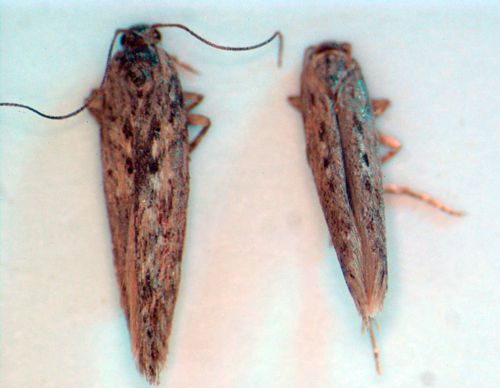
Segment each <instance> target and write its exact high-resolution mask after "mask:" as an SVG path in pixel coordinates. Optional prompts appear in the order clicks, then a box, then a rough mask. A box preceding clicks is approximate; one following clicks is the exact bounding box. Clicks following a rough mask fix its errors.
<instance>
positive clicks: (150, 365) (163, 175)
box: [0, 24, 282, 384]
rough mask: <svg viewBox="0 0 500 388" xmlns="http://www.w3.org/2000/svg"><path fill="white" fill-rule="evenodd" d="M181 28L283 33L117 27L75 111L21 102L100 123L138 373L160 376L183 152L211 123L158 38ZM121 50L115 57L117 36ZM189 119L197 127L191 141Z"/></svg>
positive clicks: (171, 303) (179, 244)
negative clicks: (96, 82) (95, 83)
mask: <svg viewBox="0 0 500 388" xmlns="http://www.w3.org/2000/svg"><path fill="white" fill-rule="evenodd" d="M162 27H176V28H181V29H183V30H185V31H187V32H188V33H190V34H191V35H193V36H194V37H196V38H197V39H199V40H201V41H203V42H204V43H206V44H208V45H210V46H212V47H215V48H218V49H222V50H229V51H244V50H252V49H256V48H258V47H262V46H264V45H266V44H268V43H269V42H271V41H272V40H274V39H275V38H279V41H280V49H279V61H278V64H280V62H281V51H282V36H281V33H279V32H276V33H275V34H273V35H272V36H271V37H270V38H269V39H267V40H266V41H264V42H262V43H259V44H256V45H253V46H247V47H228V46H221V45H217V44H214V43H212V42H209V41H208V40H206V39H204V38H202V37H201V36H199V35H197V34H195V33H194V32H193V31H191V30H190V29H188V28H187V27H185V26H184V25H181V24H155V25H151V26H148V25H137V26H133V27H131V28H129V29H121V30H117V31H116V33H115V35H114V38H113V41H112V43H111V47H110V49H109V54H108V62H107V65H106V71H105V74H104V77H103V81H102V83H101V85H100V87H99V88H98V89H95V90H94V91H93V92H92V94H91V96H90V97H89V98H88V99H87V101H86V102H85V104H84V105H83V106H82V107H80V108H79V109H77V110H75V111H74V112H72V113H69V114H67V115H63V116H51V115H47V114H44V113H41V112H40V111H38V110H36V109H34V108H32V107H30V106H27V105H23V104H17V103H0V106H13V107H20V108H25V109H28V110H30V111H32V112H34V113H36V114H38V115H40V116H42V117H45V118H48V119H66V118H68V117H71V116H74V115H76V114H78V113H79V112H81V111H83V110H84V109H85V108H88V109H89V111H90V113H91V114H92V115H93V116H94V118H95V119H96V120H97V122H98V123H99V126H100V138H101V158H102V173H103V182H104V191H105V195H106V205H107V211H108V218H109V224H110V228H111V237H112V243H113V255H114V264H115V268H116V275H117V278H118V284H119V288H120V294H121V305H122V308H123V310H124V312H125V316H126V318H127V323H128V328H129V332H130V339H131V345H132V351H133V354H134V356H135V359H136V362H137V366H138V368H139V370H140V372H141V373H142V374H143V375H144V376H145V377H146V378H147V380H148V381H149V382H150V383H153V384H158V383H159V374H160V371H161V368H162V366H163V364H164V362H165V360H166V357H167V351H168V338H169V336H170V332H171V329H172V320H173V313H174V308H175V303H176V298H177V293H178V290H179V285H180V278H181V261H182V252H183V246H184V236H185V231H186V214H187V202H188V194H189V169H188V165H189V153H190V152H191V151H192V150H193V149H194V148H195V147H196V145H197V144H198V143H199V141H200V140H201V138H202V136H203V135H204V134H205V133H206V132H207V130H208V128H209V126H210V120H209V119H208V118H207V117H205V116H201V115H197V114H192V113H190V112H191V110H192V109H193V108H194V107H196V106H197V105H198V104H199V103H200V102H201V101H202V99H203V96H202V95H201V94H197V93H189V92H186V91H183V90H182V88H181V83H180V81H179V77H178V74H177V67H178V66H180V67H183V68H184V69H186V70H188V71H194V70H193V69H192V68H191V67H190V66H189V65H186V64H184V63H181V62H179V61H177V59H176V58H175V57H173V56H171V55H170V54H168V53H167V52H166V51H164V50H163V49H161V48H160V47H158V46H157V44H158V43H159V42H160V40H161V35H160V32H159V31H158V28H162ZM119 35H121V40H120V42H121V45H122V48H121V50H119V51H118V52H116V54H115V55H114V56H112V57H111V55H112V51H113V47H114V43H115V40H116V38H117V37H118V36H119ZM188 125H198V126H201V127H202V128H201V130H200V131H199V132H198V134H197V135H196V136H195V137H194V139H193V140H191V141H190V140H189V135H188Z"/></svg>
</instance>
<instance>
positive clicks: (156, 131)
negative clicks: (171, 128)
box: [149, 116, 161, 139]
mask: <svg viewBox="0 0 500 388" xmlns="http://www.w3.org/2000/svg"><path fill="white" fill-rule="evenodd" d="M149 130H150V131H151V136H152V137H153V138H155V139H158V138H159V137H160V133H161V123H160V120H158V118H157V117H156V116H153V118H152V119H151V125H150V127H149Z"/></svg>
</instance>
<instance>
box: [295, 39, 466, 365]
mask: <svg viewBox="0 0 500 388" xmlns="http://www.w3.org/2000/svg"><path fill="white" fill-rule="evenodd" d="M290 102H291V103H292V105H294V106H295V107H297V108H298V109H299V110H300V111H301V112H302V115H303V120H304V129H305V135H306V153H307V160H308V162H309V166H310V167H311V170H312V173H313V176H314V181H315V184H316V189H317V192H318V195H319V199H320V202H321V206H322V208H323V213H324V215H325V218H326V223H327V225H328V229H329V231H330V236H331V239H332V242H333V245H334V247H335V250H336V252H337V257H338V260H339V262H340V266H341V269H342V272H343V275H344V279H345V281H346V283H347V287H348V288H349V291H350V293H351V295H352V298H353V300H354V303H355V305H356V308H357V310H358V312H359V314H360V315H361V319H362V321H363V326H364V327H366V328H367V329H368V331H369V333H370V339H371V342H372V346H373V351H374V356H375V362H376V368H377V371H380V366H379V360H378V348H377V345H376V342H375V337H374V334H373V327H372V326H373V319H374V317H375V316H376V315H377V313H378V312H379V311H380V310H381V309H382V305H383V302H384V297H385V293H386V290H387V254H386V238H385V221H384V199H383V192H384V187H383V184H382V174H381V163H382V162H383V161H385V160H388V159H389V158H390V157H392V156H393V155H394V154H395V153H396V152H397V150H398V149H399V147H400V146H399V143H398V142H397V141H396V140H395V139H392V138H390V137H388V136H384V135H382V134H380V133H377V131H376V130H375V126H374V116H375V115H378V114H380V113H381V112H382V111H383V110H384V109H385V108H386V107H387V106H388V101H387V100H375V101H370V98H369V96H368V92H367V89H366V85H365V81H364V79H363V76H362V74H361V70H360V67H359V65H358V64H357V62H356V61H355V60H354V59H353V58H352V56H351V46H350V45H349V44H347V43H335V42H325V43H323V44H320V45H318V46H315V47H309V48H308V49H307V50H306V52H305V56H304V69H303V72H302V77H301V91H300V96H299V97H290ZM379 142H380V143H382V144H384V145H386V146H389V147H390V148H392V150H390V151H389V152H388V153H387V154H386V155H385V156H384V157H382V158H379V156H378V154H377V150H378V147H379ZM386 190H387V191H388V192H392V193H400V194H407V195H411V196H414V197H417V198H419V199H421V200H424V201H426V202H429V203H431V204H432V205H434V206H436V207H438V208H440V209H441V210H444V211H446V212H448V213H451V214H459V213H458V212H455V211H453V210H451V209H449V208H447V207H446V206H444V205H443V204H441V203H439V202H437V201H436V200H434V199H432V198H430V197H429V196H426V195H425V194H421V193H415V192H413V191H411V190H410V189H408V188H405V187H400V186H396V185H390V186H389V187H388V188H386Z"/></svg>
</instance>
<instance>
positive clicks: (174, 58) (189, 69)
mask: <svg viewBox="0 0 500 388" xmlns="http://www.w3.org/2000/svg"><path fill="white" fill-rule="evenodd" d="M170 58H172V60H173V61H174V63H175V64H176V66H179V67H181V68H183V69H184V70H186V71H188V72H190V73H193V74H200V72H199V71H198V70H196V69H195V68H194V67H192V66H191V65H189V64H187V63H185V62H181V61H179V60H178V59H177V57H174V56H173V55H170Z"/></svg>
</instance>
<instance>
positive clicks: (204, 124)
mask: <svg viewBox="0 0 500 388" xmlns="http://www.w3.org/2000/svg"><path fill="white" fill-rule="evenodd" d="M187 121H188V125H200V126H201V130H200V132H198V134H197V135H196V136H195V138H194V139H193V140H192V141H191V143H189V152H193V150H194V149H195V148H196V146H197V145H198V144H199V143H200V141H201V139H202V138H203V136H205V135H206V133H207V131H208V128H210V124H211V123H210V119H209V118H208V117H206V116H202V115H195V114H192V115H189V116H188V118H187Z"/></svg>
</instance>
